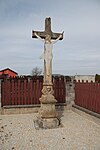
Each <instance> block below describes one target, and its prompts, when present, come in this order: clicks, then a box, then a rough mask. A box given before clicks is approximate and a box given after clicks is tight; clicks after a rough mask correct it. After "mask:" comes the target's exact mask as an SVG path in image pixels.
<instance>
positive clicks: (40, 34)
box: [32, 31, 46, 39]
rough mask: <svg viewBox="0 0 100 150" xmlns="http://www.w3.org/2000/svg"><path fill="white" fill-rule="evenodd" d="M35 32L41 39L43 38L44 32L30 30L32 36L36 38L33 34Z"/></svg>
mask: <svg viewBox="0 0 100 150" xmlns="http://www.w3.org/2000/svg"><path fill="white" fill-rule="evenodd" d="M35 33H36V34H37V35H38V36H40V37H41V38H42V39H45V37H46V34H45V33H44V32H40V31H32V38H37V36H36V35H35Z"/></svg>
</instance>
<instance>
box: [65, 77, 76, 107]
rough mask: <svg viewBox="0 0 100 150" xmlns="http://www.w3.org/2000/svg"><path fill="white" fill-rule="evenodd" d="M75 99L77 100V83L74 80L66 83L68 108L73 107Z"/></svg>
mask: <svg viewBox="0 0 100 150" xmlns="http://www.w3.org/2000/svg"><path fill="white" fill-rule="evenodd" d="M71 80H72V79H71ZM74 100H75V83H74V81H73V80H72V81H69V82H67V83H66V103H67V108H68V109H70V108H71V107H72V105H73V104H74Z"/></svg>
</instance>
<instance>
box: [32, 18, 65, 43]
mask: <svg viewBox="0 0 100 150" xmlns="http://www.w3.org/2000/svg"><path fill="white" fill-rule="evenodd" d="M35 32H36V33H37V34H38V35H39V36H40V37H41V38H43V39H45V38H46V36H47V34H48V35H50V37H51V39H57V38H58V37H59V35H60V34H61V33H54V32H52V30H51V18H46V19H45V31H43V32H40V31H35ZM32 38H37V37H36V35H35V34H34V31H32ZM62 39H63V35H62V37H61V38H60V39H59V40H62Z"/></svg>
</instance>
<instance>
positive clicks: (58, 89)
mask: <svg viewBox="0 0 100 150" xmlns="http://www.w3.org/2000/svg"><path fill="white" fill-rule="evenodd" d="M42 88H43V76H36V77H35V76H34V77H27V76H26V77H25V76H24V77H16V78H9V79H4V80H2V82H1V106H2V107H3V106H9V105H35V104H39V103H40V101H39V98H40V97H41V95H42V92H41V90H42ZM53 88H54V96H55V98H56V99H57V103H65V98H66V93H65V82H64V77H63V76H61V77H53Z"/></svg>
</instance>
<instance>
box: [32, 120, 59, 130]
mask: <svg viewBox="0 0 100 150" xmlns="http://www.w3.org/2000/svg"><path fill="white" fill-rule="evenodd" d="M59 125H60V121H59V119H58V118H37V120H34V126H35V129H37V130H39V129H40V128H41V129H53V128H58V127H59Z"/></svg>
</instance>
